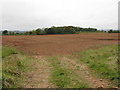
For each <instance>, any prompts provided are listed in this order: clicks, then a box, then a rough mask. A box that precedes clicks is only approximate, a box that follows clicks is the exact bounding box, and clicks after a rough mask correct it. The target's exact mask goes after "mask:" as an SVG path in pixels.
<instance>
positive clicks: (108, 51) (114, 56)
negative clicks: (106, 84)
mask: <svg viewBox="0 0 120 90" xmlns="http://www.w3.org/2000/svg"><path fill="white" fill-rule="evenodd" d="M79 54H80V55H79V60H80V61H83V62H84V63H86V64H87V65H88V66H89V67H90V68H91V69H92V70H94V71H96V73H97V74H98V76H100V77H103V78H106V79H109V80H110V81H112V83H113V85H116V86H118V80H120V77H119V75H118V46H117V45H111V46H105V47H102V48H99V49H96V50H92V49H91V50H88V51H84V52H80V53H79Z"/></svg>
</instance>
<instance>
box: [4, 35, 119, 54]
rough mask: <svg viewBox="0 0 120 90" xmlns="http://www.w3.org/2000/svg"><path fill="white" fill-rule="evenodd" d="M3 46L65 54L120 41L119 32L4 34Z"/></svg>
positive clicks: (32, 52) (43, 52) (28, 50)
mask: <svg viewBox="0 0 120 90" xmlns="http://www.w3.org/2000/svg"><path fill="white" fill-rule="evenodd" d="M2 40H3V46H15V47H17V48H19V49H21V50H23V51H25V52H27V53H29V54H31V55H40V56H44V55H48V56H50V55H64V54H72V53H74V52H78V51H81V50H86V49H89V48H95V47H96V46H100V45H111V44H117V43H118V34H109V33H94V34H92V33H90V34H68V35H39V36H3V38H2Z"/></svg>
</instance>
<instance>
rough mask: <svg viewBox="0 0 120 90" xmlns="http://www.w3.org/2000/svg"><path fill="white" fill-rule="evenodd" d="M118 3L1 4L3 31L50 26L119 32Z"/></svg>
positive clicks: (8, 0) (23, 0)
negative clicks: (117, 30)
mask: <svg viewBox="0 0 120 90" xmlns="http://www.w3.org/2000/svg"><path fill="white" fill-rule="evenodd" d="M118 2H119V0H2V1H0V6H1V8H0V11H1V12H0V20H1V22H0V28H1V29H2V30H4V29H8V30H33V29H37V28H46V27H51V26H71V25H72V26H79V27H93V28H97V29H100V30H102V29H118Z"/></svg>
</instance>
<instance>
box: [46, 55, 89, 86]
mask: <svg viewBox="0 0 120 90" xmlns="http://www.w3.org/2000/svg"><path fill="white" fill-rule="evenodd" d="M47 59H48V60H49V62H50V63H51V66H52V67H53V68H52V78H51V80H50V81H51V82H52V83H53V84H55V85H56V86H58V87H59V88H88V87H89V86H88V84H87V83H85V82H79V78H78V77H77V76H76V75H75V73H74V72H73V71H72V70H70V69H69V68H66V67H64V66H63V65H61V63H60V60H59V56H53V57H47Z"/></svg>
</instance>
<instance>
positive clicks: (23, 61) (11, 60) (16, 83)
mask: <svg viewBox="0 0 120 90" xmlns="http://www.w3.org/2000/svg"><path fill="white" fill-rule="evenodd" d="M30 61H31V58H29V57H27V56H25V55H24V54H22V53H20V52H19V51H18V50H16V49H15V48H13V47H3V48H2V87H3V88H18V87H21V85H22V83H23V82H22V81H23V80H24V79H25V73H26V72H27V71H28V70H29V69H30V64H29V63H30Z"/></svg>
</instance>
